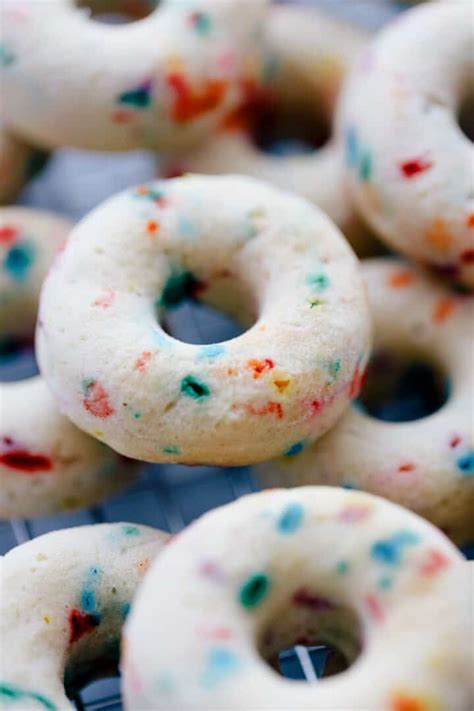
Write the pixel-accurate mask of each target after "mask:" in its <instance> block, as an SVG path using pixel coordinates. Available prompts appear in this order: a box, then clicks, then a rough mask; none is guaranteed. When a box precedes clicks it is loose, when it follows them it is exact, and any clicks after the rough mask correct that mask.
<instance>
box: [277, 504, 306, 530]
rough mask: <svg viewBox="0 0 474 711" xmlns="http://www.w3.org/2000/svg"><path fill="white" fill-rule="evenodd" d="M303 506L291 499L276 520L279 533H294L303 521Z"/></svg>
mask: <svg viewBox="0 0 474 711" xmlns="http://www.w3.org/2000/svg"><path fill="white" fill-rule="evenodd" d="M303 516H304V508H303V506H302V505H301V504H299V503H297V502H296V501H293V502H292V503H291V504H288V506H287V507H286V508H285V510H284V511H283V513H282V514H281V516H280V518H279V519H278V522H277V529H278V532H279V533H282V534H285V535H286V534H288V533H294V532H295V531H297V530H298V528H299V527H300V526H301V522H302V521H303Z"/></svg>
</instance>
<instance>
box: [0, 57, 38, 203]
mask: <svg viewBox="0 0 474 711" xmlns="http://www.w3.org/2000/svg"><path fill="white" fill-rule="evenodd" d="M0 53H1V50H0ZM0 56H1V54H0ZM32 161H33V162H34V151H33V150H32V148H30V147H29V146H28V145H27V144H26V143H24V142H23V141H20V140H18V139H17V138H15V137H14V136H13V135H12V134H11V133H10V132H9V131H8V129H6V128H5V126H4V125H3V124H2V123H1V121H0V205H4V204H5V203H8V202H11V201H12V200H13V199H14V198H15V197H16V195H17V193H18V191H19V190H20V188H22V187H23V185H24V184H25V183H26V181H27V180H28V178H29V177H30V173H31V168H32Z"/></svg>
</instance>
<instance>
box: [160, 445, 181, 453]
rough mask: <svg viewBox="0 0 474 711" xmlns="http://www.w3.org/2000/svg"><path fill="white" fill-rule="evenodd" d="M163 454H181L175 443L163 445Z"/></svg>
mask: <svg viewBox="0 0 474 711" xmlns="http://www.w3.org/2000/svg"><path fill="white" fill-rule="evenodd" d="M161 451H162V452H163V453H164V454H181V450H180V448H179V447H177V446H176V445H175V444H170V445H168V446H167V447H163V449H162V450H161Z"/></svg>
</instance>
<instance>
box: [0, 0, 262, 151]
mask: <svg viewBox="0 0 474 711" xmlns="http://www.w3.org/2000/svg"><path fill="white" fill-rule="evenodd" d="M266 1H267V0H219V2H216V1H215V0H186V1H185V2H183V0H163V2H160V3H159V4H158V5H156V3H149V5H148V8H149V15H148V16H147V17H144V18H142V19H139V20H138V21H135V22H130V23H128V24H117V25H113V24H105V23H102V22H96V21H95V20H94V17H93V15H94V11H98V12H101V11H103V10H104V9H107V10H114V9H116V10H119V11H121V10H124V9H125V10H126V7H125V4H124V3H123V2H121V1H120V0H117V1H116V2H114V1H111V2H109V3H106V6H107V7H106V8H104V3H103V2H97V3H96V2H95V1H94V0H90V1H89V2H87V1H86V2H81V7H78V6H77V4H76V2H75V1H74V0H49V2H48V6H47V12H45V4H44V3H43V2H37V0H20V1H19V0H5V2H2V4H1V8H0V23H1V25H2V55H3V56H4V57H5V56H6V57H7V58H8V61H2V62H0V65H1V66H0V79H1V83H2V113H3V114H4V116H5V121H6V122H7V123H8V125H9V126H10V128H11V129H12V130H13V131H14V132H15V133H16V134H18V136H21V137H22V138H24V139H25V140H27V141H29V142H31V143H32V144H33V145H38V146H40V147H44V148H54V147H60V146H74V147H76V148H83V149H91V150H128V149H137V148H150V149H155V150H160V151H163V150H171V149H176V148H183V147H185V146H187V145H191V144H192V143H193V142H194V141H197V140H199V139H201V138H202V137H203V136H205V135H207V134H209V133H210V132H211V131H212V130H213V129H214V128H215V126H216V125H217V123H218V122H219V121H220V120H221V119H222V118H223V116H224V115H225V114H226V113H228V112H229V111H231V110H232V109H233V108H234V107H235V106H236V105H237V104H238V103H239V101H240V100H241V96H242V91H243V87H245V86H246V84H247V83H248V82H252V83H254V82H255V81H256V80H258V77H259V71H260V69H259V57H258V55H259V51H260V50H259V48H260V42H259V38H258V32H259V24H260V22H261V20H262V17H263V11H264V7H265V4H266ZM153 8H154V9H153ZM91 12H92V16H91ZM132 19H135V18H132Z"/></svg>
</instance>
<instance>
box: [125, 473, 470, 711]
mask: <svg viewBox="0 0 474 711" xmlns="http://www.w3.org/2000/svg"><path fill="white" fill-rule="evenodd" d="M237 541H238V544H237V545H236V543H237ZM469 568H470V566H469V565H468V564H467V563H466V562H465V561H464V559H463V558H462V556H461V554H460V553H459V552H458V551H457V550H456V549H455V548H454V546H453V545H452V544H451V543H450V542H449V541H448V539H447V538H445V536H443V534H442V533H441V532H440V531H438V530H437V529H435V528H434V527H433V526H431V525H430V524H428V523H427V522H426V521H424V520H423V519H421V518H419V517H417V516H415V515H414V514H412V513H411V512H409V511H406V510H405V509H402V508H401V507H399V506H396V505H394V504H392V503H390V502H388V501H386V500H384V499H380V498H378V497H375V496H370V495H368V494H363V493H359V492H348V491H344V490H343V489H337V488H334V487H327V488H326V487H305V488H300V489H292V490H275V491H266V492H262V493H259V494H253V495H250V496H245V497H243V498H241V499H239V500H238V501H236V502H233V503H231V504H228V505H227V506H223V507H221V508H219V509H216V510H214V511H211V512H210V513H208V514H206V515H204V516H203V517H202V518H201V519H199V520H198V521H197V522H196V523H194V524H193V525H192V526H190V527H189V528H188V529H187V530H185V531H184V532H183V533H182V534H181V535H180V536H179V537H178V538H177V539H175V540H174V541H172V542H171V543H170V545H169V546H167V548H166V549H165V550H164V551H163V553H162V554H161V555H160V556H159V557H158V558H157V559H156V560H155V562H154V563H153V564H152V566H151V568H150V570H149V573H148V574H147V576H146V578H145V580H144V582H143V585H142V586H141V587H140V589H139V591H138V594H137V597H136V598H135V602H134V606H133V609H132V612H131V615H130V617H129V619H128V620H127V623H126V625H125V629H124V642H125V644H124V646H123V654H122V657H121V668H122V673H123V687H122V688H123V693H124V697H125V708H126V709H127V711H160V710H163V711H188V710H189V711H191V710H192V711H196V710H197V709H203V710H204V709H205V710H206V711H213V710H215V711H217V710H218V711H228V710H229V711H230V710H232V711H237V709H238V710H239V711H240V710H241V709H249V710H250V709H252V711H253V710H256V709H258V711H264V710H266V709H268V710H270V709H271V711H288V710H289V709H292V710H294V711H298V710H299V709H306V710H307V711H316V710H317V709H324V710H325V711H326V710H328V709H332V710H333V711H341V710H342V709H344V710H345V709H351V711H352V709H364V711H400V710H401V709H417V710H418V709H419V710H420V711H421V709H423V710H424V709H430V708H431V709H443V710H446V711H447V710H448V709H449V710H450V711H451V710H454V709H456V711H469V709H471V708H472V705H471V701H472V698H473V697H472V692H473V688H472V635H473V618H472V609H471V604H472V594H473V590H472V582H473V580H472V574H471V572H472V571H470V570H469ZM302 640H304V641H302ZM297 643H301V644H307V645H312V644H328V645H331V646H333V647H335V648H336V650H338V652H339V653H340V654H341V655H342V656H343V657H344V658H345V659H346V662H347V664H348V665H350V664H351V663H353V665H352V666H350V668H349V669H348V670H347V671H346V672H344V673H341V674H339V675H338V676H333V677H332V678H330V679H323V680H321V681H320V683H317V684H304V683H296V682H295V681H294V680H290V679H285V678H284V677H282V676H279V675H278V673H276V672H275V669H274V668H272V666H273V665H274V664H275V660H276V659H277V658H278V652H279V651H280V650H283V649H286V648H288V647H291V646H292V645H294V644H297Z"/></svg>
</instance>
